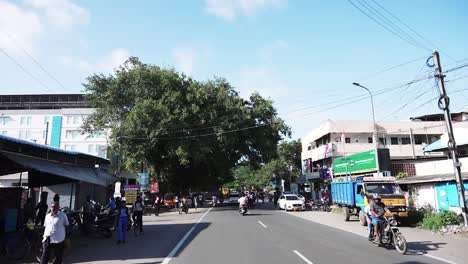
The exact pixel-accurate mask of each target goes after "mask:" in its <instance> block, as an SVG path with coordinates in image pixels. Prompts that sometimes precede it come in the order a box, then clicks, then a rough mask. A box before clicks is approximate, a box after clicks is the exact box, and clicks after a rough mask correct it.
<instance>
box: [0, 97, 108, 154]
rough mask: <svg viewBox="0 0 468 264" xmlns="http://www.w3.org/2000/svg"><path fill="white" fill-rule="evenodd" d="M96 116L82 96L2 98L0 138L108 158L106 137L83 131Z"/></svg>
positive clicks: (0, 105) (0, 100)
mask: <svg viewBox="0 0 468 264" xmlns="http://www.w3.org/2000/svg"><path fill="white" fill-rule="evenodd" d="M92 112H93V109H92V108H90V106H89V105H88V104H87V103H86V101H85V100H84V98H83V95H82V94H35V95H0V134H3V135H7V136H10V137H15V138H20V139H25V140H29V141H33V142H36V143H39V144H45V145H50V146H53V147H57V148H61V149H66V150H73V151H78V152H82V153H87V154H91V155H95V156H99V157H103V158H105V157H106V154H107V153H106V148H107V145H108V137H107V135H106V133H105V132H104V131H95V132H93V133H85V132H84V131H83V129H82V128H81V126H82V124H83V120H84V119H85V118H86V117H87V116H88V115H90V114H91V113H92Z"/></svg>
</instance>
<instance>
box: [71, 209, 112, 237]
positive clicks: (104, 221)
mask: <svg viewBox="0 0 468 264" xmlns="http://www.w3.org/2000/svg"><path fill="white" fill-rule="evenodd" d="M114 223H115V214H111V213H109V212H103V213H100V214H98V215H95V216H94V217H93V219H89V220H85V219H84V215H83V214H80V217H79V220H78V221H77V224H78V227H79V229H80V230H81V232H83V233H84V234H85V235H88V234H99V235H101V236H102V237H104V238H110V237H112V231H111V228H112V227H113V226H114Z"/></svg>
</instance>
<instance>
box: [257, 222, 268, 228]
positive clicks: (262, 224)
mask: <svg viewBox="0 0 468 264" xmlns="http://www.w3.org/2000/svg"><path fill="white" fill-rule="evenodd" d="M258 223H259V224H260V225H261V226H263V227H264V228H268V227H267V226H266V225H265V224H264V223H262V221H258Z"/></svg>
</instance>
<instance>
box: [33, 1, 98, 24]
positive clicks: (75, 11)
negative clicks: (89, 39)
mask: <svg viewBox="0 0 468 264" xmlns="http://www.w3.org/2000/svg"><path fill="white" fill-rule="evenodd" d="M26 4H27V5H29V6H31V7H32V8H34V9H37V10H38V11H40V12H44V14H45V16H46V17H47V22H48V24H50V25H52V26H54V27H56V28H59V29H69V28H72V27H73V26H75V25H82V24H86V23H88V22H89V13H88V11H87V10H86V9H84V8H83V7H81V6H79V5H77V4H74V3H72V2H70V1H69V0H26Z"/></svg>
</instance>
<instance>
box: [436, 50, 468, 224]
mask: <svg viewBox="0 0 468 264" xmlns="http://www.w3.org/2000/svg"><path fill="white" fill-rule="evenodd" d="M433 58H434V65H435V67H436V70H435V75H434V76H435V77H436V78H437V79H438V84H439V91H440V98H439V108H440V109H441V110H443V111H444V116H445V124H446V126H447V133H448V138H449V140H448V143H447V147H448V149H449V151H450V154H451V156H452V162H453V170H454V171H455V179H456V180H457V189H458V198H459V201H460V207H461V209H462V216H463V222H464V224H465V226H468V221H467V218H466V213H467V208H466V201H465V188H464V186H463V179H462V176H461V171H460V167H461V163H460V161H459V160H458V151H457V144H456V142H455V137H454V135H453V125H452V116H451V114H450V109H449V97H448V96H447V92H446V91H445V83H444V77H445V75H444V74H443V72H442V66H441V65H440V57H439V52H437V51H434V53H433Z"/></svg>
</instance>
